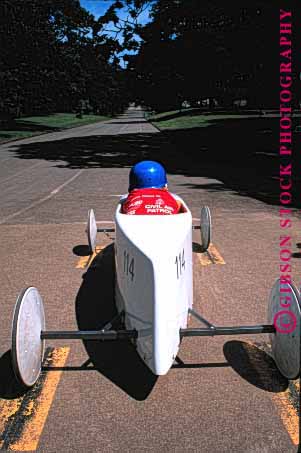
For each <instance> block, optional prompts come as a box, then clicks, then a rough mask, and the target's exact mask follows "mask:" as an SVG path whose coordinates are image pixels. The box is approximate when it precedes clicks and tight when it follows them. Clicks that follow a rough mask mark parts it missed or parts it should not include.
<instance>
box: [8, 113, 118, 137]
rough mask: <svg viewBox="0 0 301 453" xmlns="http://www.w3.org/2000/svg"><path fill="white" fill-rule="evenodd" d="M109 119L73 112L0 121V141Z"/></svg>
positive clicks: (107, 117)
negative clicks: (77, 116)
mask: <svg viewBox="0 0 301 453" xmlns="http://www.w3.org/2000/svg"><path fill="white" fill-rule="evenodd" d="M109 119H111V117H109V116H103V115H83V117H82V118H81V119H80V118H76V116H75V113H53V114H50V115H44V116H28V117H24V118H18V119H15V120H13V121H10V122H9V123H7V124H6V125H5V126H3V125H1V123H0V142H6V141H11V140H16V139H20V138H27V137H32V136H34V135H39V134H44V133H47V132H54V131H58V130H61V129H68V128H70V127H76V126H84V125H86V124H92V123H97V122H100V121H106V120H109Z"/></svg>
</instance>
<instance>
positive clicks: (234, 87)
mask: <svg viewBox="0 0 301 453" xmlns="http://www.w3.org/2000/svg"><path fill="white" fill-rule="evenodd" d="M134 3H135V2H134V1H132V2H131V4H134ZM142 3H144V4H146V3H147V2H146V1H144V2H142V1H140V2H139V6H140V7H141V4H142ZM151 16H152V21H151V22H150V23H148V24H146V25H145V26H144V27H138V28H137V27H136V28H135V32H136V33H138V34H139V35H140V37H141V40H142V41H141V44H140V48H139V52H138V54H137V55H128V57H127V60H128V62H129V64H128V70H129V72H130V73H131V74H132V85H131V86H132V91H133V93H134V96H135V98H136V99H137V101H139V102H141V103H144V104H145V105H147V106H150V107H151V108H153V109H156V110H157V111H166V110H173V109H176V108H178V109H180V108H181V106H182V103H183V101H184V100H185V101H187V102H188V103H189V104H190V105H191V106H197V105H200V101H202V100H205V99H209V100H210V107H212V105H213V99H214V100H215V101H216V102H217V103H218V105H219V106H222V107H226V108H233V101H235V100H236V99H246V100H247V101H248V107H252V106H254V107H260V106H264V105H266V106H269V107H271V106H275V105H276V104H277V102H278V100H277V97H278V85H279V80H278V79H277V78H276V77H275V75H276V74H277V73H279V68H278V65H279V61H278V55H279V5H278V4H275V3H274V4H273V2H272V3H271V2H267V1H262V0H248V1H247V2H244V4H243V6H241V5H240V4H239V3H237V2H234V0H229V1H227V2H222V1H218V0H216V1H211V0H204V1H199V0H157V1H156V2H152V12H151ZM267 88H268V89H267Z"/></svg>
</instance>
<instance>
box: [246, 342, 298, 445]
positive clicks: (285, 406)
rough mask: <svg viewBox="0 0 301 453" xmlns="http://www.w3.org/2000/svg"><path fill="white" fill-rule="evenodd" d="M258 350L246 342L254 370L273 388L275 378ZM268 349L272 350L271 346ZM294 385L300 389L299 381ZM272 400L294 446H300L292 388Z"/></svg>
mask: <svg viewBox="0 0 301 453" xmlns="http://www.w3.org/2000/svg"><path fill="white" fill-rule="evenodd" d="M254 346H255V348H258V347H259V346H258V344H254V343H252V342H250V341H248V342H246V344H245V347H244V350H245V352H246V353H247V354H248V358H249V359H250V362H251V364H252V365H253V367H254V369H255V370H256V369H257V370H260V371H259V373H260V378H261V379H262V380H263V381H264V382H267V383H269V384H270V386H271V388H273V376H272V375H271V371H270V369H269V368H267V369H266V367H265V366H264V364H263V363H262V359H261V357H258V356H257V354H256V349H255V348H254ZM266 346H269V348H268V349H270V345H266ZM260 349H261V350H262V351H264V352H266V351H265V348H264V349H263V348H260ZM291 382H293V385H295V387H296V388H297V389H298V383H299V384H300V382H299V381H291ZM299 388H300V387H299ZM272 399H273V401H274V403H275V405H276V407H277V409H278V413H279V415H280V418H281V420H282V423H283V425H284V427H285V429H286V431H287V432H288V434H289V436H290V438H291V441H292V443H293V444H294V445H296V446H299V436H300V433H299V428H300V420H299V416H298V411H297V408H296V407H295V406H294V404H293V402H292V395H291V390H290V387H289V386H288V387H287V389H286V390H284V391H283V392H278V393H273V394H272Z"/></svg>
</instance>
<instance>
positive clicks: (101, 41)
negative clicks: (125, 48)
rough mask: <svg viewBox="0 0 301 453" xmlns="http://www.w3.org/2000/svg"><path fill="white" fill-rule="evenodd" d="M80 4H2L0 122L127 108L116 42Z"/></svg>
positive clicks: (62, 0)
mask: <svg viewBox="0 0 301 453" xmlns="http://www.w3.org/2000/svg"><path fill="white" fill-rule="evenodd" d="M110 14H111V13H110V12H109V13H108V15H107V16H106V17H104V18H102V21H103V23H101V20H100V21H96V20H95V18H94V16H92V15H91V14H89V13H88V12H87V11H86V10H85V9H83V8H82V7H81V6H80V3H79V1H78V0H43V1H40V0H26V1H24V0H1V3H0V21H1V22H0V49H1V51H0V117H1V118H2V119H3V118H11V117H20V116H22V115H31V114H41V113H43V114H45V113H50V112H72V111H74V112H79V113H89V112H93V113H95V114H114V113H116V112H119V111H122V109H123V108H124V107H125V105H127V103H128V97H127V90H126V88H125V83H126V81H125V71H124V70H123V69H122V67H121V66H120V64H119V60H118V58H117V57H116V55H117V52H118V51H120V46H119V43H118V41H117V40H114V39H112V38H110V37H109V36H108V35H107V34H104V33H102V27H103V25H104V24H105V23H106V22H107V21H108V20H110V17H109V16H110Z"/></svg>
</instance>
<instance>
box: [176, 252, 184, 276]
mask: <svg viewBox="0 0 301 453" xmlns="http://www.w3.org/2000/svg"><path fill="white" fill-rule="evenodd" d="M175 265H176V268H177V278H180V277H181V275H182V274H183V272H184V270H185V254H184V249H183V250H182V252H180V253H179V254H178V255H177V257H176V260H175Z"/></svg>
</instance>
